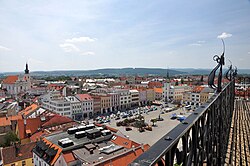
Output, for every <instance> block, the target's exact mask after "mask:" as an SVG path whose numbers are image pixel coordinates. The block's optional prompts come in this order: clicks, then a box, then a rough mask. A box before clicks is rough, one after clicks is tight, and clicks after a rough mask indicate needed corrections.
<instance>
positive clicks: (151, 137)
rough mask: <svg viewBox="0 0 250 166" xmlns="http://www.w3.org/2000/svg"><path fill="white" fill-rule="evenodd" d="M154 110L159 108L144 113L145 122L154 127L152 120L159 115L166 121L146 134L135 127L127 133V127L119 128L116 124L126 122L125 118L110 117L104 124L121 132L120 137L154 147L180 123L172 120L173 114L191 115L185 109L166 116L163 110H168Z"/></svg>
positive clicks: (159, 122) (158, 122)
mask: <svg viewBox="0 0 250 166" xmlns="http://www.w3.org/2000/svg"><path fill="white" fill-rule="evenodd" d="M154 108H157V110H154V111H150V112H147V111H142V115H143V116H144V118H145V122H146V123H148V124H150V125H152V122H151V121H150V120H151V119H155V118H159V115H160V117H161V118H163V119H164V120H163V121H157V122H156V126H153V127H152V129H153V130H152V131H148V130H145V131H144V132H139V131H138V128H135V127H130V128H131V129H132V130H130V131H126V130H125V129H126V127H124V126H119V127H117V126H116V122H118V121H121V120H124V119H125V118H121V119H116V118H115V117H114V118H113V117H112V118H110V117H109V121H108V122H106V123H104V124H106V125H108V126H111V127H113V128H116V129H118V130H119V133H118V134H120V135H123V136H126V137H127V138H129V139H131V140H134V141H136V142H138V143H143V144H146V143H147V144H149V145H150V146H152V145H153V144H154V143H155V142H156V141H157V140H159V139H160V138H161V137H162V136H164V135H165V134H166V133H168V132H169V131H170V130H171V129H173V128H174V127H175V126H176V125H178V124H179V123H180V121H178V120H177V119H171V116H172V114H176V115H180V114H182V115H184V116H186V117H187V116H188V115H189V114H190V113H188V112H186V111H185V110H184V109H183V108H179V109H177V110H174V111H171V112H168V113H164V114H162V112H165V111H163V110H164V109H165V110H166V108H161V107H160V106H154ZM144 112H145V113H144ZM135 114H137V113H133V116H132V115H130V116H128V117H127V118H128V119H129V118H133V117H135ZM120 117H121V116H120Z"/></svg>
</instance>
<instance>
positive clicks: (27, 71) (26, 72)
mask: <svg viewBox="0 0 250 166" xmlns="http://www.w3.org/2000/svg"><path fill="white" fill-rule="evenodd" d="M24 72H25V74H29V67H28V63H27V62H26V68H25V70H24Z"/></svg>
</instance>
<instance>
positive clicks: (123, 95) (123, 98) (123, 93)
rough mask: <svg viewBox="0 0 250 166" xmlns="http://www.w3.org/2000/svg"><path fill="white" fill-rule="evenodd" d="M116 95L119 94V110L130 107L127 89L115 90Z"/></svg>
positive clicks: (129, 96)
mask: <svg viewBox="0 0 250 166" xmlns="http://www.w3.org/2000/svg"><path fill="white" fill-rule="evenodd" d="M116 92H117V93H119V94H120V108H121V109H127V108H130V107H131V95H130V92H129V89H117V90H116Z"/></svg>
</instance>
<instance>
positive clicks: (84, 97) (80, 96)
mask: <svg viewBox="0 0 250 166" xmlns="http://www.w3.org/2000/svg"><path fill="white" fill-rule="evenodd" d="M76 97H77V98H78V99H79V100H80V101H86V100H92V99H93V98H92V97H91V96H90V95H89V94H77V95H76Z"/></svg>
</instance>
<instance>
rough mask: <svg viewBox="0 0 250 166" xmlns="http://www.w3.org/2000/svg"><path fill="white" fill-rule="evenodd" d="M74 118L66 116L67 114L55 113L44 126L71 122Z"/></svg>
mask: <svg viewBox="0 0 250 166" xmlns="http://www.w3.org/2000/svg"><path fill="white" fill-rule="evenodd" d="M72 121H73V120H72V119H70V118H68V117H66V116H61V115H58V114H55V115H54V116H52V117H51V118H50V119H49V120H48V121H47V122H45V123H44V124H43V125H42V127H45V128H47V127H51V126H56V125H61V124H65V123H69V122H72Z"/></svg>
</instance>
